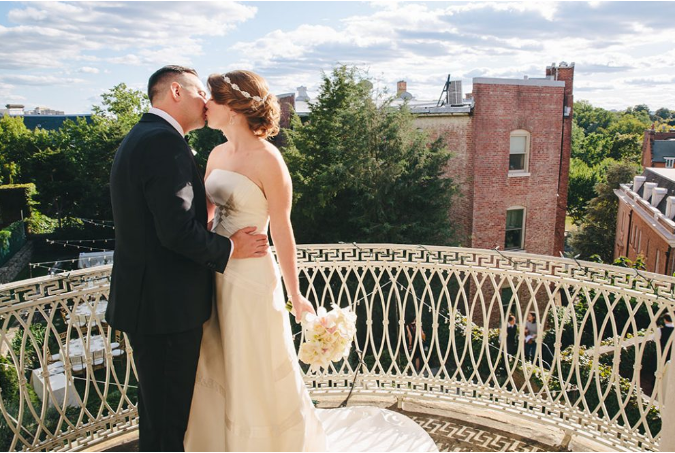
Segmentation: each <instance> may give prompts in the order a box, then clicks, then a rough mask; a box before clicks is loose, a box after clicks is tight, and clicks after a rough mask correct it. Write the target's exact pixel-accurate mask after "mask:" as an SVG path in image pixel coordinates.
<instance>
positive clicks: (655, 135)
mask: <svg viewBox="0 0 675 453" xmlns="http://www.w3.org/2000/svg"><path fill="white" fill-rule="evenodd" d="M674 165H675V131H671V132H656V131H655V130H654V129H648V130H646V131H645V136H644V140H643V141H642V166H643V167H644V168H647V167H655V168H673V166H674Z"/></svg>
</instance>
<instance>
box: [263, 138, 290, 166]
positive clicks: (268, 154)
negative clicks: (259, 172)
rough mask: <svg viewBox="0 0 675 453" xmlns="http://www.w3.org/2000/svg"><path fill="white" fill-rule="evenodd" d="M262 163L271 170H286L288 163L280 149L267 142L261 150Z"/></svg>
mask: <svg viewBox="0 0 675 453" xmlns="http://www.w3.org/2000/svg"><path fill="white" fill-rule="evenodd" d="M260 157H261V163H262V164H263V165H264V166H265V167H267V168H268V169H270V170H273V169H275V168H276V169H279V170H281V169H285V168H286V163H285V162H284V158H283V156H282V154H281V151H279V148H277V147H276V146H274V145H273V144H272V143H270V142H267V141H265V142H264V144H263V146H262V148H261V150H260Z"/></svg>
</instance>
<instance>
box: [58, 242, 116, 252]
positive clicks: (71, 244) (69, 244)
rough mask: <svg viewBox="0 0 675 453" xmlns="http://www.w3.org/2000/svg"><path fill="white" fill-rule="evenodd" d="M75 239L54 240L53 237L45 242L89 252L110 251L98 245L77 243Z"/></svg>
mask: <svg viewBox="0 0 675 453" xmlns="http://www.w3.org/2000/svg"><path fill="white" fill-rule="evenodd" d="M76 242H77V241H71V240H66V241H61V240H55V239H47V244H52V245H62V246H64V247H72V248H75V249H78V250H88V251H90V252H110V251H112V250H111V249H103V248H99V247H90V246H85V245H77V243H76Z"/></svg>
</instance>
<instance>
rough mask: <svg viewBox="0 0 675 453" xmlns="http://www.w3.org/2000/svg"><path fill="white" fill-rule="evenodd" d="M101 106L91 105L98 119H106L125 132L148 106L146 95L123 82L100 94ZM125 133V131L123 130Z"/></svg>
mask: <svg viewBox="0 0 675 453" xmlns="http://www.w3.org/2000/svg"><path fill="white" fill-rule="evenodd" d="M101 98H102V99H103V101H102V102H101V103H102V105H101V106H97V105H95V106H93V107H92V113H93V114H94V116H95V117H98V119H99V120H103V119H108V120H110V121H112V122H114V123H117V125H118V126H119V127H120V128H121V129H122V130H126V131H127V132H128V131H129V130H130V129H131V128H132V127H133V125H134V124H136V123H137V122H138V120H140V119H141V115H143V114H144V113H145V112H147V111H148V109H149V108H150V101H149V100H148V95H147V94H145V93H144V92H142V91H140V90H134V89H132V88H128V87H127V85H126V84H125V83H120V84H118V85H115V86H114V87H112V88H111V89H110V90H108V91H107V92H106V93H103V94H102V95H101ZM125 134H126V132H125Z"/></svg>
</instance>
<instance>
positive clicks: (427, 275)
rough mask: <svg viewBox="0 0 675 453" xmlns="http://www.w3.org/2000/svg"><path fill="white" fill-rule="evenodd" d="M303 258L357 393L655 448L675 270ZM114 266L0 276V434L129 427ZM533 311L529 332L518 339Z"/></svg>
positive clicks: (343, 382)
mask: <svg viewBox="0 0 675 453" xmlns="http://www.w3.org/2000/svg"><path fill="white" fill-rule="evenodd" d="M298 258H299V268H300V271H301V282H302V285H303V287H302V288H303V291H304V293H305V294H306V295H307V296H308V297H309V299H310V300H312V301H313V302H315V303H317V304H318V305H323V306H327V307H328V306H329V305H330V304H333V303H336V304H339V305H340V306H343V307H344V306H350V307H352V308H353V309H354V310H355V311H356V313H357V315H358V321H357V327H358V333H357V338H356V345H357V346H358V348H359V349H360V350H361V351H362V354H363V359H364V363H365V365H364V367H363V371H362V374H361V375H360V376H359V378H358V379H357V381H356V387H355V390H354V392H355V394H358V395H360V396H363V397H372V398H382V397H387V398H391V397H392V396H393V397H396V398H398V399H404V400H412V401H415V402H418V403H424V402H425V401H434V402H436V403H439V404H440V403H448V404H457V403H461V404H469V405H471V404H474V405H480V406H489V407H492V408H496V409H500V410H503V411H507V412H508V413H509V414H510V415H511V416H520V417H524V418H526V419H527V420H529V422H530V423H532V422H537V423H544V424H549V425H553V426H556V427H560V428H563V429H565V430H571V431H574V432H575V434H577V435H580V436H587V437H588V438H592V439H594V440H595V441H598V442H602V443H604V444H605V445H606V446H607V447H610V448H618V449H631V450H654V449H657V448H658V444H659V439H660V436H659V432H660V429H661V417H660V413H659V409H658V408H659V401H660V399H661V398H662V395H663V389H662V385H661V383H662V378H663V371H664V366H665V363H666V357H665V355H664V351H662V348H661V345H660V343H659V341H655V340H654V334H655V332H656V331H657V329H658V327H657V322H658V321H659V320H660V319H661V317H662V315H664V314H666V313H669V314H670V315H671V316H672V314H673V310H674V308H675V296H674V291H675V286H674V285H675V278H672V277H667V276H663V275H655V274H644V273H638V272H637V271H635V270H633V269H627V268H620V267H613V266H606V265H600V264H593V263H586V262H577V261H574V260H569V259H562V258H560V259H558V258H553V257H546V256H539V255H528V254H522V253H507V252H504V253H500V252H497V251H491V250H480V249H462V248H448V247H422V246H404V245H312V246H300V248H299V251H298ZM109 275H110V266H101V267H97V268H92V269H88V270H81V271H74V272H70V273H69V274H62V275H57V276H51V277H44V278H38V279H33V280H27V281H22V282H16V283H11V284H7V285H3V286H0V323H1V326H0V348H1V355H2V356H4V357H3V358H0V378H1V379H0V386H1V387H2V394H1V398H0V406H1V409H2V418H1V419H0V420H2V423H0V449H2V450H16V449H26V450H81V449H84V448H87V447H91V446H93V445H95V444H96V443H98V442H101V441H102V440H105V439H108V438H111V437H113V436H116V435H117V434H121V433H124V432H126V431H130V430H133V429H136V427H137V413H136V409H135V403H136V391H137V389H136V378H135V370H134V365H133V360H132V350H131V348H130V346H129V343H128V342H127V341H125V337H124V335H121V334H119V333H117V332H114V331H112V330H111V329H109V328H108V327H107V326H106V324H105V322H104V320H103V319H102V316H100V313H101V307H102V305H104V304H105V303H106V296H107V294H108V288H109ZM529 312H534V314H535V318H536V321H537V324H538V329H539V334H538V335H537V336H536V338H535V340H534V341H535V342H534V344H533V346H527V347H526V346H525V344H524V339H525V332H524V329H525V318H526V314H527V313H529ZM509 314H513V315H515V317H516V322H517V325H518V338H517V341H516V342H515V343H513V344H514V345H515V346H513V347H514V348H515V350H511V354H507V350H508V346H507V339H506V336H505V334H504V332H505V326H506V323H507V318H508V315H509ZM412 319H415V320H416V323H417V326H418V328H417V330H415V331H413V330H412V329H406V325H407V323H408V322H409V321H410V320H412ZM295 328H296V329H297V326H296V327H295ZM408 330H410V331H411V332H414V338H413V339H412V348H409V347H408V338H407V331H408ZM423 333H424V335H423ZM423 336H424V337H426V340H423ZM674 337H675V336H674ZM301 341H302V338H301V335H296V343H297V344H298V345H299V344H300V342H301ZM672 341H673V340H672V338H671V339H670V340H669V342H668V343H667V344H666V346H665V349H666V350H668V349H669V348H670V343H672ZM527 351H529V352H532V353H533V354H534V355H533V358H532V359H531V360H527V359H526V352H527ZM418 358H419V369H417V364H416V363H415V362H418V360H417V359H418ZM358 363H359V361H358V354H357V353H356V352H353V353H352V355H351V357H350V358H349V360H348V361H343V362H339V363H337V364H334V365H335V366H332V367H330V369H328V370H327V371H326V372H325V373H323V374H311V373H309V372H307V374H306V376H305V377H306V382H307V385H308V386H309V387H310V390H311V392H312V395H313V397H315V398H317V399H321V398H322V397H328V396H331V395H346V393H347V392H348V390H349V387H350V384H351V382H352V380H353V378H354V374H355V370H356V368H357V366H358Z"/></svg>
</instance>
